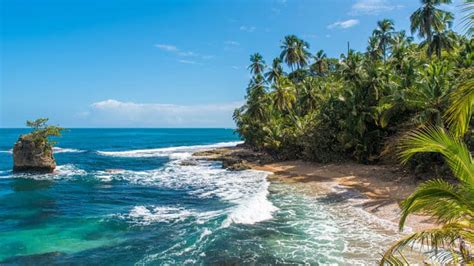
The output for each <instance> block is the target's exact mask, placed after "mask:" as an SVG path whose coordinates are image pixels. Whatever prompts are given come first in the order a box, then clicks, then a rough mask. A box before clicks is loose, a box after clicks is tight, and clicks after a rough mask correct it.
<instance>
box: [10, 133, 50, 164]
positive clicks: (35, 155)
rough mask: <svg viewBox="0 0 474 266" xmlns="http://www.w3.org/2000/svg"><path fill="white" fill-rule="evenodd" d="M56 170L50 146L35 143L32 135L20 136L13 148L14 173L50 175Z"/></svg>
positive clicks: (43, 143)
mask: <svg viewBox="0 0 474 266" xmlns="http://www.w3.org/2000/svg"><path fill="white" fill-rule="evenodd" d="M55 168H56V161H55V160H54V157H53V150H52V147H51V146H50V145H48V144H47V143H45V142H38V141H35V140H34V139H33V138H32V136H31V135H30V134H27V135H22V136H20V138H19V139H18V141H17V142H16V143H15V145H14V146H13V171H15V172H48V173H50V172H53V171H54V169H55Z"/></svg>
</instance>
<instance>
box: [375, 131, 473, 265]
mask: <svg viewBox="0 0 474 266" xmlns="http://www.w3.org/2000/svg"><path fill="white" fill-rule="evenodd" d="M400 146H401V148H402V152H401V153H400V157H401V159H402V161H403V162H407V161H408V160H409V159H410V158H411V157H413V156H414V155H415V154H417V153H426V152H432V153H440V154H441V155H442V156H443V157H444V159H445V161H446V163H447V165H448V166H449V168H450V169H451V171H452V173H453V174H454V176H455V177H456V178H457V179H458V181H459V184H457V185H453V184H450V183H448V182H447V181H444V180H441V179H435V180H430V181H427V182H425V183H423V184H421V185H420V186H419V187H418V188H417V190H416V191H415V192H413V193H412V194H411V195H410V196H409V197H408V198H407V199H406V200H404V201H403V202H402V204H401V206H402V216H401V218H400V223H399V226H400V229H403V227H404V226H405V222H406V219H407V217H408V215H410V214H414V213H419V214H424V215H428V216H430V217H433V218H434V219H436V221H437V222H438V223H439V224H441V227H440V228H434V229H428V230H423V231H421V232H417V233H414V234H411V235H409V236H407V237H405V238H403V239H402V240H400V241H398V242H397V243H395V244H394V245H393V246H392V247H391V248H390V249H388V251H387V252H386V253H385V254H384V256H383V258H382V260H381V262H380V265H384V264H393V262H394V261H397V259H396V258H394V257H396V255H395V254H396V252H402V251H403V248H405V247H406V246H409V247H410V248H412V249H414V248H417V247H418V248H419V249H423V248H425V249H431V250H432V252H433V253H434V254H435V256H434V257H435V258H436V255H437V254H438V253H439V251H441V252H442V253H443V260H445V261H449V262H450V263H459V262H463V263H474V257H473V253H474V252H473V250H472V249H473V244H474V162H473V160H472V156H471V153H470V152H469V150H468V148H467V146H466V145H465V144H464V143H463V142H462V141H461V140H460V139H459V138H457V137H456V136H454V135H452V134H451V133H449V132H446V130H444V129H443V128H440V127H433V126H431V127H426V128H423V129H421V130H417V131H414V132H411V133H409V134H408V135H407V136H406V137H405V138H404V139H403V140H402V141H401V145H400ZM446 251H448V252H447V253H446ZM449 254H451V255H449Z"/></svg>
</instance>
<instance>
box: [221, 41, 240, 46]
mask: <svg viewBox="0 0 474 266" xmlns="http://www.w3.org/2000/svg"><path fill="white" fill-rule="evenodd" d="M224 43H225V44H226V45H229V46H239V45H240V43H238V42H236V41H225V42H224Z"/></svg>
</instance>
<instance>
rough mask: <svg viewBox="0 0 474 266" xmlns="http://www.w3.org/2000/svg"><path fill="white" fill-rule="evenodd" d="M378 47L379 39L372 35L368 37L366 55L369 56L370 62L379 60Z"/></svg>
mask: <svg viewBox="0 0 474 266" xmlns="http://www.w3.org/2000/svg"><path fill="white" fill-rule="evenodd" d="M379 47H380V44H379V39H378V38H377V37H376V36H374V35H372V36H370V37H369V44H368V45H367V55H368V56H369V58H370V60H372V61H376V60H379V59H380V57H381V55H380V49H379Z"/></svg>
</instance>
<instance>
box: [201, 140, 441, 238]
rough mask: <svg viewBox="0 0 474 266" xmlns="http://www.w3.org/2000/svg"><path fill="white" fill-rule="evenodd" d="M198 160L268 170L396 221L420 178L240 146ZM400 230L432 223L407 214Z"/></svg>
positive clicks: (314, 192)
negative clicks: (277, 155)
mask: <svg viewBox="0 0 474 266" xmlns="http://www.w3.org/2000/svg"><path fill="white" fill-rule="evenodd" d="M195 157H196V158H198V159H206V160H216V161H222V162H223V165H224V167H227V168H230V169H234V170H242V169H248V168H251V169H255V170H262V171H268V172H271V173H272V174H271V175H270V176H269V177H268V179H269V180H270V181H273V182H286V183H292V184H294V185H296V186H301V187H303V188H304V189H303V190H302V191H304V193H309V194H311V195H314V196H322V195H324V196H326V197H328V198H332V199H333V200H345V201H348V202H349V203H350V204H351V205H353V206H354V207H360V208H362V209H363V210H365V211H367V212H369V213H371V214H373V215H375V216H377V217H378V218H380V219H383V220H386V221H389V222H391V223H394V224H398V221H399V218H400V205H399V204H400V202H401V201H402V200H403V199H405V198H406V197H407V196H408V195H410V193H412V192H413V191H414V190H415V189H416V187H417V185H418V184H419V182H420V181H417V179H416V178H415V177H414V176H413V175H411V174H409V173H407V172H405V171H403V170H402V169H401V168H400V167H398V166H396V165H363V164H357V163H353V162H343V163H329V164H319V163H314V162H304V161H299V160H297V161H281V162H275V161H274V160H273V159H272V158H270V157H269V156H268V155H266V154H264V153H258V152H253V151H250V150H248V149H246V148H243V147H233V148H219V149H214V150H209V151H203V152H198V153H196V154H195ZM406 226H407V228H406V229H405V230H404V231H410V230H415V231H416V230H420V229H425V228H430V227H434V226H436V225H435V224H434V221H433V220H430V219H429V218H428V217H425V216H420V215H411V216H409V218H408V220H407V223H406Z"/></svg>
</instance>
